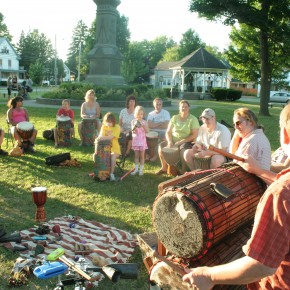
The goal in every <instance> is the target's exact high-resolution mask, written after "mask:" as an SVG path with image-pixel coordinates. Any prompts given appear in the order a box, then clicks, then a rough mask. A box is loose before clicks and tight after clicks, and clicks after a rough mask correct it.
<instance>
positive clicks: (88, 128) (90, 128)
mask: <svg viewBox="0 0 290 290" xmlns="http://www.w3.org/2000/svg"><path fill="white" fill-rule="evenodd" d="M97 122H98V121H97V120H96V119H83V120H82V125H81V132H80V133H81V135H82V136H81V140H82V145H83V146H92V145H94V142H95V139H96V136H97V134H96V128H97Z"/></svg>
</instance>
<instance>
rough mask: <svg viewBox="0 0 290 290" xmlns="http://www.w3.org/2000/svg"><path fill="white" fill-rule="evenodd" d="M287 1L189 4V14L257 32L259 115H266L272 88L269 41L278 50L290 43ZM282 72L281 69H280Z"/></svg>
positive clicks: (193, 0)
mask: <svg viewBox="0 0 290 290" xmlns="http://www.w3.org/2000/svg"><path fill="white" fill-rule="evenodd" d="M289 4H290V1H289V0H281V1H272V0H252V1H242V0H227V1H224V0H191V2H190V8H189V9H190V11H192V12H198V14H199V16H201V17H205V18H206V19H208V20H220V21H222V22H223V23H224V24H226V25H234V24H235V23H236V22H238V23H239V24H246V25H248V26H250V27H252V28H255V29H257V30H258V32H259V55H260V75H261V78H260V83H261V91H260V114H262V115H269V109H268V101H269V94H270V86H271V81H272V79H271V72H272V67H271V62H270V56H269V53H270V50H269V39H272V40H273V41H275V42H276V44H277V45H279V46H280V47H281V48H283V47H284V49H285V45H284V41H285V39H289V35H290V27H289V15H290V5H289ZM281 69H282V68H281Z"/></svg>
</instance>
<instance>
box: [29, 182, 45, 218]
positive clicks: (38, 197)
mask: <svg viewBox="0 0 290 290" xmlns="http://www.w3.org/2000/svg"><path fill="white" fill-rule="evenodd" d="M31 191H32V199H33V202H34V203H35V204H36V207H37V208H36V212H35V220H36V221H37V222H40V223H41V222H45V221H46V216H45V210H44V204H45V202H46V195H47V188H46V187H42V186H38V187H33V188H32V189H31Z"/></svg>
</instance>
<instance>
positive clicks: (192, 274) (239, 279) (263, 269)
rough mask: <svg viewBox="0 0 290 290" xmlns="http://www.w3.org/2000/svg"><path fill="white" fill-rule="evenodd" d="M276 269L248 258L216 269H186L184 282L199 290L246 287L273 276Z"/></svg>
mask: <svg viewBox="0 0 290 290" xmlns="http://www.w3.org/2000/svg"><path fill="white" fill-rule="evenodd" d="M276 270H277V269H276V268H270V267H268V266H265V265H263V264H262V263H260V262H258V261H257V260H254V259H252V258H250V257H248V256H245V257H243V258H240V259H238V260H235V261H233V262H231V263H228V264H224V265H219V266H215V267H199V268H195V269H186V271H187V272H189V273H188V274H186V275H185V276H183V280H184V281H187V282H188V283H189V284H193V285H196V286H197V288H198V289H199V290H209V289H212V288H213V286H214V285H245V284H249V283H252V282H255V281H258V280H260V279H262V278H264V277H267V276H270V275H273V274H274V273H275V272H276Z"/></svg>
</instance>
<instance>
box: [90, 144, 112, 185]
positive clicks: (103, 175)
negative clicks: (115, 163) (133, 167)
mask: <svg viewBox="0 0 290 290" xmlns="http://www.w3.org/2000/svg"><path fill="white" fill-rule="evenodd" d="M111 148H112V145H111V141H109V140H96V142H95V153H94V155H93V159H94V170H95V176H96V178H97V179H99V180H101V181H104V180H107V179H108V178H109V177H110V171H111Z"/></svg>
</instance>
